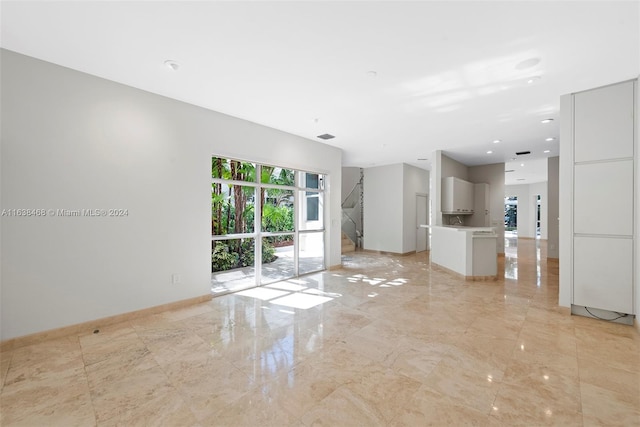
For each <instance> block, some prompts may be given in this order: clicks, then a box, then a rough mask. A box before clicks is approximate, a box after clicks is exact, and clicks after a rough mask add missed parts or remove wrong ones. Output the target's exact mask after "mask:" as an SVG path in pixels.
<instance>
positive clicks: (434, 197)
mask: <svg viewBox="0 0 640 427" xmlns="http://www.w3.org/2000/svg"><path fill="white" fill-rule="evenodd" d="M431 157H432V159H433V160H432V163H431V180H430V184H429V186H430V192H429V199H430V200H429V203H430V204H431V224H434V225H442V224H443V221H444V222H445V223H447V224H448V222H446V219H444V220H443V216H442V209H441V206H442V205H441V204H442V178H447V177H449V176H455V177H457V178H460V179H463V180H465V181H468V180H469V168H468V167H467V166H466V165H463V164H462V163H460V162H458V161H456V160H453V159H452V158H450V157H448V156H447V155H445V154H444V153H443V152H442V151H441V150H437V151H435V152H434V154H433V156H431ZM447 218H448V216H447Z"/></svg>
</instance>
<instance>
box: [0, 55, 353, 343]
mask: <svg viewBox="0 0 640 427" xmlns="http://www.w3.org/2000/svg"><path fill="white" fill-rule="evenodd" d="M1 55H2V57H1V67H2V69H1V71H2V73H1V78H2V81H1V88H2V100H1V102H2V105H1V107H2V110H1V114H2V117H1V118H2V125H3V126H2V147H1V152H2V156H1V161H2V172H1V173H2V182H1V188H2V200H1V204H2V206H1V207H2V208H3V209H18V208H29V209H36V208H37V209H83V208H84V209H110V208H122V209H127V210H128V215H127V216H124V217H94V218H92V217H53V216H51V215H48V216H46V217H6V216H5V217H2V224H1V232H2V261H1V272H2V276H1V280H2V282H1V294H2V301H1V303H2V330H1V339H2V340H6V339H10V338H13V337H18V336H23V335H27V334H30V333H34V332H39V331H44V330H49V329H54V328H58V327H63V326H67V325H71V324H76V323H80V322H84V321H89V320H93V319H98V318H102V317H106V316H112V315H116V314H121V313H126V312H130V311H134V310H139V309H143V308H147V307H152V306H157V305H161V304H165V303H170V302H174V301H179V300H183V299H188V298H192V297H197V296H201V295H206V294H208V293H209V288H210V271H211V270H210V254H211V250H210V248H211V242H210V192H211V175H210V168H211V156H212V155H214V154H215V155H220V156H225V157H231V158H237V159H242V160H254V161H258V162H265V163H268V164H274V165H280V166H284V167H290V168H297V169H304V170H309V171H314V172H320V173H326V174H329V179H328V182H327V185H326V188H327V190H328V198H327V199H328V200H326V209H325V212H326V213H327V214H326V218H325V220H326V222H327V228H328V230H329V231H328V233H327V245H326V257H327V258H326V260H327V265H328V266H334V265H339V264H340V193H341V191H340V184H341V151H340V150H339V149H336V148H333V147H330V146H328V145H324V144H320V143H317V142H314V141H309V140H306V139H303V138H300V137H296V136H293V135H290V134H287V133H284V132H281V131H277V130H274V129H270V128H266V127H264V126H260V125H257V124H254V123H250V122H247V121H244V120H240V119H237V118H233V117H230V116H226V115H224V114H220V113H216V112H213V111H209V110H205V109H203V108H199V107H195V106H192V105H188V104H185V103H182V102H179V101H175V100H171V99H168V98H164V97H161V96H158V95H154V94H150V93H147V92H144V91H140V90H137V89H133V88H131V87H127V86H124V85H121V84H117V83H114V82H111V81H107V80H104V79H100V78H97V77H94V76H90V75H87V74H84V73H80V72H77V71H73V70H70V69H67V68H63V67H59V66H56V65H53V64H50V63H46V62H43V61H39V60H35V59H33V58H29V57H26V56H22V55H18V54H15V53H12V52H9V51H6V50H2V51H1ZM334 186H335V191H334V189H333V187H334ZM173 273H177V274H180V275H181V283H180V284H177V285H172V284H171V275H172V274H173Z"/></svg>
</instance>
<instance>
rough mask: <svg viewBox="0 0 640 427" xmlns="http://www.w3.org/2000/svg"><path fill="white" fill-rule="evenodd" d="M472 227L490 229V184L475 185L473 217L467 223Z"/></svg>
mask: <svg viewBox="0 0 640 427" xmlns="http://www.w3.org/2000/svg"><path fill="white" fill-rule="evenodd" d="M467 224H468V225H470V226H471V227H489V226H490V225H491V215H490V212H489V184H486V183H484V182H482V183H477V184H473V215H472V216H471V218H469V222H468V223H467Z"/></svg>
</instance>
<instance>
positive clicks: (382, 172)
mask: <svg viewBox="0 0 640 427" xmlns="http://www.w3.org/2000/svg"><path fill="white" fill-rule="evenodd" d="M403 170H404V168H403V165H402V164H400V163H398V164H395V165H388V166H378V167H372V168H365V169H364V206H363V213H364V214H363V215H364V224H363V233H364V238H363V248H364V249H366V250H372V251H383V252H393V253H403V224H404V218H403V194H404V190H403V178H404V172H403Z"/></svg>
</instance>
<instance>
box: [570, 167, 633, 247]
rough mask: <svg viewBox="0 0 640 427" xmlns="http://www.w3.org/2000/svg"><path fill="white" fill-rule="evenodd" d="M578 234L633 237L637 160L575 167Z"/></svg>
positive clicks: (575, 220) (575, 212)
mask: <svg viewBox="0 0 640 427" xmlns="http://www.w3.org/2000/svg"><path fill="white" fill-rule="evenodd" d="M574 174H575V184H574V186H575V187H574V223H573V227H574V232H575V233H578V234H613V235H622V236H630V235H631V234H633V161H632V160H623V161H616V162H606V163H590V164H583V165H575V169H574Z"/></svg>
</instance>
